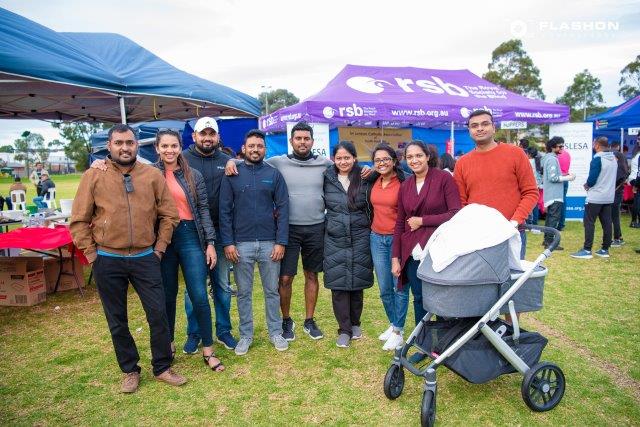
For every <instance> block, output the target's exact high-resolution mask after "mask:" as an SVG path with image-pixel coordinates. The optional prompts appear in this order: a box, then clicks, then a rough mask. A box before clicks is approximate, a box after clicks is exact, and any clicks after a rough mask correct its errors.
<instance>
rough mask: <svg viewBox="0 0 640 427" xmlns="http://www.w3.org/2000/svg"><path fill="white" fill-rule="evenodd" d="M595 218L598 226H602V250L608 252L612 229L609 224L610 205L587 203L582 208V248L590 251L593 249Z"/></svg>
mask: <svg viewBox="0 0 640 427" xmlns="http://www.w3.org/2000/svg"><path fill="white" fill-rule="evenodd" d="M596 218H599V219H600V225H602V249H604V250H609V246H611V234H612V233H611V231H612V228H613V226H612V223H611V203H609V204H607V205H600V204H597V203H587V204H586V205H585V206H584V248H585V249H586V250H588V251H590V250H591V248H592V247H593V233H594V231H595V226H596Z"/></svg>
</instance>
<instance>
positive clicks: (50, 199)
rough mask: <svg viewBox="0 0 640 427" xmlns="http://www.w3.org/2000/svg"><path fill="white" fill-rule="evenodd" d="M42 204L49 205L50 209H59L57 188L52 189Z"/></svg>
mask: <svg viewBox="0 0 640 427" xmlns="http://www.w3.org/2000/svg"><path fill="white" fill-rule="evenodd" d="M42 203H44V204H45V205H47V208H49V209H58V204H57V203H56V188H55V187H53V188H50V189H49V191H47V194H45V195H44V197H43V198H42Z"/></svg>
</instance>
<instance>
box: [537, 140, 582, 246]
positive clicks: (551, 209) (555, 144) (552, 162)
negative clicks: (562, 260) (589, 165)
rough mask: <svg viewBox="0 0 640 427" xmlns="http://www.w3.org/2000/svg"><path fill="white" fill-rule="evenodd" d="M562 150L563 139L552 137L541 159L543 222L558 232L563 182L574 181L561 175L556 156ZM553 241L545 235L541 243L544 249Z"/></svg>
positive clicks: (562, 204) (572, 177) (550, 235)
mask: <svg viewBox="0 0 640 427" xmlns="http://www.w3.org/2000/svg"><path fill="white" fill-rule="evenodd" d="M563 149H564V139H563V138H562V137H559V136H554V137H553V138H551V139H550V140H549V141H547V144H546V150H547V154H545V155H544V157H543V158H542V170H543V173H542V188H543V190H544V192H543V193H544V196H543V197H544V200H543V201H544V207H545V209H546V212H547V216H546V219H545V222H544V225H545V226H546V227H552V228H555V229H556V230H560V220H561V219H562V211H563V209H564V182H565V181H573V180H574V179H576V176H575V175H574V174H571V173H570V174H567V175H562V172H561V171H560V162H559V161H558V154H560V153H561V152H562V150H563ZM552 241H553V234H551V233H545V235H544V242H543V243H542V244H543V245H544V247H545V248H547V247H549V245H551V242H552ZM562 249H563V248H562V247H561V246H558V247H557V248H556V250H562Z"/></svg>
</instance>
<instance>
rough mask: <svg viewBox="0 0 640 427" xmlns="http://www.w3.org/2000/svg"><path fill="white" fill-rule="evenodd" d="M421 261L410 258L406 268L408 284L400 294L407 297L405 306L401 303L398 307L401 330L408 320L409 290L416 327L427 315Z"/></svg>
mask: <svg viewBox="0 0 640 427" xmlns="http://www.w3.org/2000/svg"><path fill="white" fill-rule="evenodd" d="M419 265H420V261H416V260H414V259H413V258H409V259H408V260H407V263H406V264H405V266H404V269H405V272H406V274H407V283H405V284H404V286H403V287H402V289H401V290H399V291H398V292H399V293H403V294H404V295H405V299H404V304H401V303H399V304H398V305H397V306H396V310H397V313H398V323H399V325H398V326H399V327H400V328H404V322H405V319H406V318H407V310H408V308H409V288H411V293H412V294H413V312H414V315H415V320H416V325H417V324H418V323H419V322H420V320H422V318H423V317H424V316H425V315H426V314H427V312H426V310H425V309H424V307H423V306H422V280H420V279H419V278H418V266H419Z"/></svg>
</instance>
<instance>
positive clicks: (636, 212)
mask: <svg viewBox="0 0 640 427" xmlns="http://www.w3.org/2000/svg"><path fill="white" fill-rule="evenodd" d="M638 221H640V190H638V192H637V193H636V194H635V195H634V196H633V204H632V205H631V222H638Z"/></svg>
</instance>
